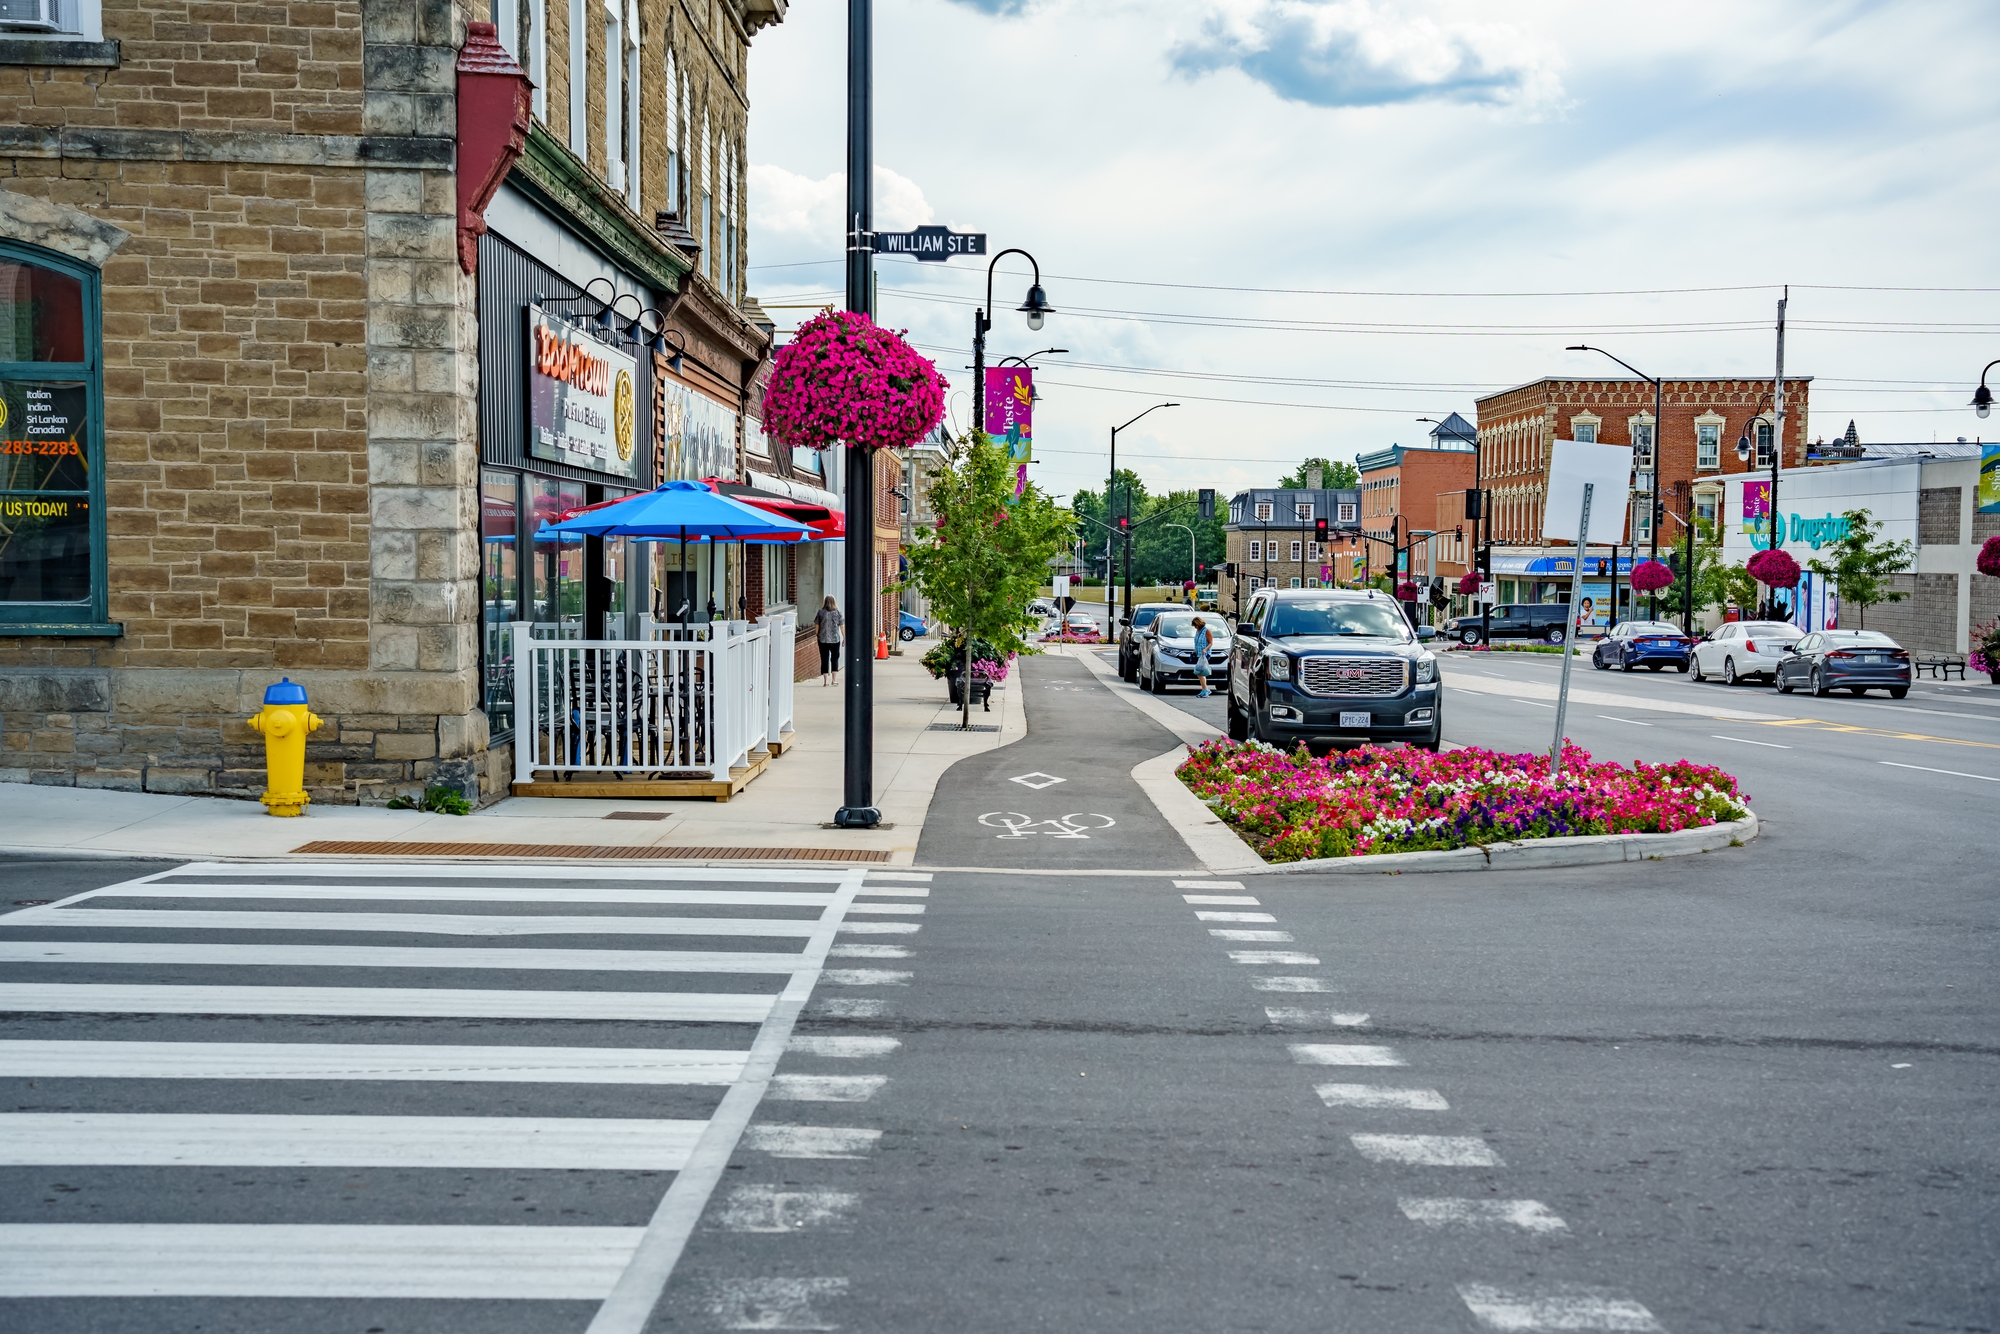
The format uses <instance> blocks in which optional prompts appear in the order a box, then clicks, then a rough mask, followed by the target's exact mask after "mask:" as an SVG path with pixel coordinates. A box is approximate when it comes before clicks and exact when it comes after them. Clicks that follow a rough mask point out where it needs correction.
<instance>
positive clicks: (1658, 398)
mask: <svg viewBox="0 0 2000 1334" xmlns="http://www.w3.org/2000/svg"><path fill="white" fill-rule="evenodd" d="M1567 350H1568V351H1571V352H1595V353H1597V354H1598V355H1599V356H1604V357H1611V354H1610V353H1609V352H1606V351H1605V350H1604V349H1603V348H1601V347H1590V346H1587V345H1585V344H1583V343H1578V344H1577V345H1576V346H1575V347H1572V348H1569V349H1567ZM1611 359H1612V360H1613V361H1615V362H1617V363H1618V364H1619V365H1620V366H1623V367H1624V368H1625V369H1626V370H1628V371H1630V372H1632V374H1634V375H1636V376H1638V377H1639V378H1640V379H1642V380H1645V381H1648V382H1650V383H1651V384H1652V386H1653V469H1652V472H1653V475H1652V478H1651V479H1650V480H1649V481H1648V482H1647V483H1646V531H1647V532H1648V533H1649V534H1650V535H1651V537H1652V542H1651V546H1650V549H1649V551H1648V553H1647V559H1648V560H1658V559H1659V558H1660V516H1659V514H1658V512H1657V511H1656V510H1655V508H1654V504H1653V502H1654V501H1655V500H1656V499H1657V498H1658V496H1659V485H1660V453H1661V448H1662V446H1661V444H1660V435H1661V428H1662V427H1664V426H1665V425H1666V411H1665V406H1666V396H1665V390H1664V388H1663V386H1662V385H1661V383H1660V380H1659V379H1658V377H1656V376H1652V375H1648V374H1646V372H1644V371H1642V370H1640V369H1639V368H1638V367H1637V366H1634V365H1633V364H1632V363H1631V362H1629V361H1626V360H1624V359H1622V358H1620V357H1611ZM1576 559H1577V566H1576V568H1577V571H1578V577H1581V575H1582V571H1583V544H1582V543H1581V542H1579V543H1578V544H1577V548H1576ZM1632 559H1633V560H1634V561H1637V560H1638V559H1639V549H1638V544H1637V543H1636V542H1635V543H1633V546H1632ZM1646 616H1647V619H1649V620H1658V619H1659V616H1660V598H1659V594H1658V593H1657V592H1650V593H1648V594H1646ZM1617 622H1618V547H1617V546H1616V544H1614V545H1613V546H1612V548H1611V613H1610V615H1609V616H1607V617H1606V618H1605V622H1604V624H1605V626H1606V627H1607V633H1608V632H1609V627H1610V626H1612V625H1615V624H1617Z"/></svg>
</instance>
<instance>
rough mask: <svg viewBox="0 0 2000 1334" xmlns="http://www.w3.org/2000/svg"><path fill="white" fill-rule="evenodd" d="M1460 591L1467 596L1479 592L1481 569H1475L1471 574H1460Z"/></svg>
mask: <svg viewBox="0 0 2000 1334" xmlns="http://www.w3.org/2000/svg"><path fill="white" fill-rule="evenodd" d="M1458 591H1459V592H1461V593H1463V594H1464V595H1465V596H1467V597H1473V596H1476V595H1477V594H1478V592H1479V571H1477V570H1474V571H1472V572H1471V573H1469V574H1463V575H1460V576H1459V579H1458Z"/></svg>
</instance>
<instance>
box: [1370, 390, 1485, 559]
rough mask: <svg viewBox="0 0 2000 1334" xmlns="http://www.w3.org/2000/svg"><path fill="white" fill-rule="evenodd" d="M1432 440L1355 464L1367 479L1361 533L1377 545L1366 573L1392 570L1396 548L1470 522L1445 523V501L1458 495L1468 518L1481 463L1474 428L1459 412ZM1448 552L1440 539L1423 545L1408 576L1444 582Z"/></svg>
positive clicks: (1395, 448)
mask: <svg viewBox="0 0 2000 1334" xmlns="http://www.w3.org/2000/svg"><path fill="white" fill-rule="evenodd" d="M1430 436H1431V439H1430V443H1429V444H1428V445H1391V446H1389V447H1388V448H1387V449H1379V450H1375V451H1374V452H1372V453H1368V454H1361V455H1357V456H1356V458H1355V460H1354V466H1355V468H1356V470H1357V471H1359V472H1360V474H1361V527H1362V530H1363V531H1364V532H1365V533H1367V534H1368V535H1369V536H1370V537H1371V538H1373V539H1375V540H1374V541H1372V542H1370V543H1369V550H1368V553H1367V557H1366V560H1365V561H1364V562H1363V567H1364V568H1365V569H1370V570H1386V569H1388V568H1389V562H1390V559H1391V556H1392V554H1393V551H1394V547H1395V546H1396V545H1397V544H1398V543H1408V542H1409V541H1410V536H1411V534H1412V533H1417V532H1432V533H1438V532H1444V533H1450V532H1452V530H1453V528H1454V526H1455V525H1459V524H1462V523H1463V522H1464V520H1463V519H1453V520H1452V521H1451V522H1450V523H1445V522H1443V519H1442V516H1441V512H1440V503H1439V497H1441V496H1443V495H1447V494H1452V493H1457V494H1458V495H1459V497H1460V499H1459V507H1460V508H1459V511H1458V512H1459V513H1460V514H1463V512H1464V503H1465V502H1464V496H1463V493H1464V492H1465V490H1466V489H1467V488H1469V487H1470V486H1471V485H1472V479H1473V474H1474V470H1475V462H1476V459H1477V446H1476V443H1475V440H1474V437H1473V427H1472V424H1471V423H1470V422H1468V421H1466V420H1465V418H1463V417H1461V416H1459V415H1458V414H1457V413H1456V412H1454V413H1451V414H1450V415H1449V416H1447V417H1446V418H1445V420H1444V421H1443V422H1441V423H1439V424H1437V425H1436V426H1434V427H1433V428H1432V429H1431V433H1430ZM1398 516H1400V517H1401V520H1402V522H1401V523H1398V522H1396V520H1397V518H1398ZM1445 548H1446V544H1445V543H1443V542H1441V541H1439V540H1437V539H1435V538H1433V539H1431V540H1428V541H1425V542H1423V543H1420V544H1418V545H1417V546H1416V547H1415V548H1414V549H1412V550H1411V552H1410V554H1409V556H1408V558H1407V560H1408V564H1407V565H1406V567H1405V570H1406V573H1407V574H1408V575H1410V576H1413V577H1415V578H1417V579H1418V580H1420V581H1428V580H1429V579H1431V578H1434V577H1438V576H1440V575H1441V574H1442V573H1443V571H1442V569H1441V568H1440V565H1439V561H1440V558H1441V557H1442V555H1443V554H1444V551H1445Z"/></svg>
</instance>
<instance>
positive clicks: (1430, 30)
mask: <svg viewBox="0 0 2000 1334" xmlns="http://www.w3.org/2000/svg"><path fill="white" fill-rule="evenodd" d="M1172 59H1173V64H1174V67H1175V69H1177V70H1179V71H1180V72H1181V73H1183V74H1186V75H1189V76H1197V75H1201V74H1207V73H1212V72H1214V71H1216V70H1219V69H1224V68H1229V67H1235V68H1237V69H1241V70H1242V71H1243V72H1244V73H1245V74H1247V75H1249V76H1250V77H1251V78H1253V79H1255V80H1257V81H1258V82H1259V83H1262V84H1264V85H1266V86H1267V87H1269V88H1270V89H1271V90H1272V91H1273V92H1275V93H1277V94H1278V96H1280V97H1283V98H1285V99H1287V100H1289V101H1294V102H1304V103H1308V104H1310V105H1313V106H1326V107H1354V106H1384V105H1391V104H1395V103H1402V102H1421V101H1440V102H1464V103H1472V104H1476V105H1481V106H1497V107H1508V108H1513V109H1518V110H1523V111H1529V112H1537V111H1543V110H1547V109H1550V108H1552V107H1555V106H1557V105H1559V104H1560V102H1561V100H1562V81H1561V79H1560V78H1559V77H1558V75H1557V72H1556V71H1557V68H1558V65H1559V59H1558V57H1557V55H1556V53H1555V51H1554V50H1553V49H1551V48H1550V47H1548V46H1547V45H1546V44H1545V43H1543V42H1540V41H1538V40H1536V39H1534V38H1532V37H1530V36H1529V35H1527V34H1526V33H1524V32H1522V31H1521V30H1520V29H1518V28H1515V27H1513V26H1512V25H1510V24H1505V23H1461V22H1451V21H1448V20H1440V19H1437V18H1433V17H1431V16H1430V15H1428V14H1424V13H1421V12H1412V10H1411V7H1409V6H1398V7H1394V8H1391V7H1389V6H1381V5H1376V4H1372V3H1370V0H1220V2H1219V3H1217V4H1216V5H1215V6H1214V7H1213V8H1212V10H1211V11H1210V12H1209V14H1208V15H1207V16H1206V18H1205V19H1204V20H1203V22H1202V25H1201V35H1200V36H1198V37H1196V38H1194V39H1193V40H1190V41H1185V42H1182V43H1180V44H1179V45H1178V46H1176V47H1175V48H1174V51H1173V55H1172Z"/></svg>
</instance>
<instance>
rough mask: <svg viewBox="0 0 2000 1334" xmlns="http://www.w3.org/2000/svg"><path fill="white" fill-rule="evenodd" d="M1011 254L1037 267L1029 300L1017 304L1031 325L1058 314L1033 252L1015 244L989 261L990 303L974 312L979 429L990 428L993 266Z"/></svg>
mask: <svg viewBox="0 0 2000 1334" xmlns="http://www.w3.org/2000/svg"><path fill="white" fill-rule="evenodd" d="M1009 255H1019V256H1021V257H1022V258H1023V259H1025V260H1027V261H1028V263H1029V264H1031V265H1033V266H1034V269H1035V280H1034V281H1033V282H1032V283H1030V284H1029V285H1028V296H1027V299H1026V300H1024V301H1023V302H1021V304H1020V305H1018V306H1016V307H1015V309H1016V310H1019V311H1020V312H1022V313H1023V314H1025V315H1026V316H1027V317H1028V327H1029V328H1030V329H1034V330H1040V329H1041V327H1042V321H1043V319H1045V318H1046V317H1047V316H1049V315H1052V314H1054V313H1055V308H1054V307H1053V306H1051V305H1049V298H1048V296H1047V295H1046V294H1045V293H1044V292H1043V291H1042V266H1041V265H1040V264H1039V263H1038V262H1037V261H1036V259H1035V257H1034V256H1033V255H1030V254H1029V253H1028V252H1027V251H1025V250H1023V249H1021V248H1020V247H1019V246H1014V247H1011V248H1009V249H1006V250H1003V251H1001V252H1000V253H999V254H997V255H995V256H994V257H993V259H992V262H991V263H989V264H987V266H986V304H985V305H983V306H981V307H980V308H979V309H977V310H975V311H973V312H972V429H973V430H975V431H984V430H985V429H986V331H987V330H988V329H991V328H992V327H993V321H992V320H991V319H989V318H988V317H987V314H986V312H987V311H989V310H991V309H993V269H994V266H995V265H997V264H999V262H1000V261H1001V260H1003V259H1005V258H1007V256H1009ZM1036 355H1037V356H1039V355H1041V354H1040V353H1036Z"/></svg>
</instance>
